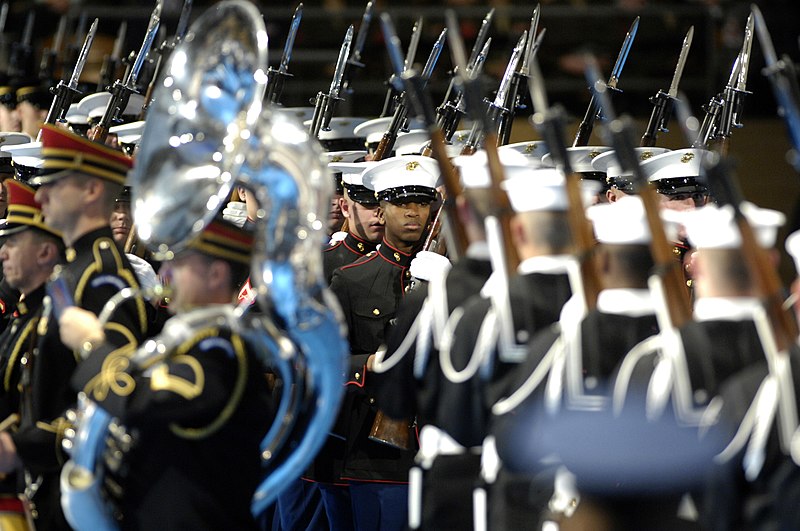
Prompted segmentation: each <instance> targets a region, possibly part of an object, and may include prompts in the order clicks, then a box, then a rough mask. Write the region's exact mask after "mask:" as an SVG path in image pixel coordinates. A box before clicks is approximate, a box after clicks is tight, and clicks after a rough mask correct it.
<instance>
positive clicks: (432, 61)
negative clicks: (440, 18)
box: [420, 28, 447, 83]
mask: <svg viewBox="0 0 800 531" xmlns="http://www.w3.org/2000/svg"><path fill="white" fill-rule="evenodd" d="M446 36H447V28H444V29H442V32H441V33H440V34H439V37H438V38H437V39H436V42H434V43H433V48H431V53H430V54H429V55H428V60H427V61H426V62H425V66H424V67H423V68H422V73H421V74H420V77H421V78H422V79H423V80H424V81H425V82H426V83H427V81H428V80H429V79H430V78H431V74H433V69H434V68H436V63H437V62H439V56H441V55H442V49H443V48H444V39H445V37H446Z"/></svg>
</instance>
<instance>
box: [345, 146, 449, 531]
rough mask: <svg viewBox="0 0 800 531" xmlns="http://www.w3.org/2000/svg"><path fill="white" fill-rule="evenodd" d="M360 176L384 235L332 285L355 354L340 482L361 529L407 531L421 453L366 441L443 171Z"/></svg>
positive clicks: (428, 164) (403, 165)
mask: <svg viewBox="0 0 800 531" xmlns="http://www.w3.org/2000/svg"><path fill="white" fill-rule="evenodd" d="M361 177H362V183H363V185H364V186H366V187H367V188H369V189H371V190H373V192H374V194H375V197H376V198H377V199H378V201H379V202H380V213H379V216H380V219H381V220H382V221H383V223H384V226H385V229H384V236H383V240H382V242H381V244H380V246H379V247H378V250H377V251H374V252H372V253H370V254H368V255H366V256H364V257H363V258H361V259H359V260H357V261H356V262H354V263H352V264H350V265H346V266H344V267H341V268H339V269H337V270H336V271H335V272H334V274H333V280H332V282H331V290H332V291H333V293H334V294H335V295H336V296H337V298H338V300H339V303H340V305H341V307H342V313H343V315H344V317H345V320H346V322H347V325H348V331H349V340H350V351H351V358H350V369H349V372H348V375H347V376H346V380H347V381H348V385H347V397H346V399H345V400H344V402H343V403H344V404H345V408H344V409H343V411H342V413H341V415H342V417H343V418H345V419H347V420H348V421H349V422H346V423H345V425H347V426H348V428H347V431H346V433H343V434H342V435H343V436H344V438H345V439H346V447H347V451H346V453H345V455H344V462H343V468H342V471H341V477H342V478H347V479H348V481H349V484H350V487H349V492H350V498H351V501H352V508H353V515H354V518H355V519H356V527H357V528H362V527H363V528H364V529H379V528H380V529H397V530H401V529H405V528H406V521H407V497H408V486H407V481H408V476H407V474H408V469H409V468H410V466H411V464H412V462H413V457H414V450H415V449H413V448H412V449H409V450H401V449H395V448H391V447H387V446H385V445H381V444H376V443H375V442H373V441H371V440H369V439H368V437H367V436H368V434H369V431H370V428H371V426H372V424H373V421H374V419H375V415H376V413H377V411H378V409H380V407H381V404H380V403H379V402H378V401H377V400H376V398H377V395H376V390H377V387H378V386H379V385H380V382H379V380H378V378H376V377H375V376H374V375H372V374H370V371H371V369H372V364H373V362H374V359H375V352H376V351H377V350H378V348H379V347H380V346H381V345H382V344H383V343H384V342H385V339H386V337H385V333H386V330H387V328H388V326H390V325H391V323H392V322H393V320H394V319H395V317H396V312H397V307H398V305H399V304H400V301H401V299H402V298H403V297H404V296H405V291H406V290H405V288H406V286H407V285H408V283H409V281H410V280H411V274H410V273H409V270H408V268H409V265H410V263H411V260H412V259H413V257H414V253H415V250H416V248H417V246H418V245H419V243H420V242H421V240H422V239H423V236H424V233H425V229H426V228H427V226H428V221H429V219H428V218H429V217H430V208H431V203H432V202H433V201H434V200H435V199H436V196H437V192H436V185H437V181H438V179H439V167H438V165H437V163H436V161H435V160H433V159H431V158H428V157H421V156H414V155H408V156H405V157H394V158H390V159H386V160H382V161H380V162H377V163H375V164H374V165H372V166H370V167H369V168H367V169H366V170H365V171H364V173H363V174H362V176H361ZM406 431H407V433H406V435H408V438H409V441H412V444H414V443H413V441H414V440H415V439H416V436H415V434H414V430H413V428H412V427H409V426H406ZM414 445H415V444H414Z"/></svg>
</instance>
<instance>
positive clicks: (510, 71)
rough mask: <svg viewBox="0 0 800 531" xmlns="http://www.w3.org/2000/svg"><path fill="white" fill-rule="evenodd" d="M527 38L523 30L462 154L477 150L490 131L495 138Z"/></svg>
mask: <svg viewBox="0 0 800 531" xmlns="http://www.w3.org/2000/svg"><path fill="white" fill-rule="evenodd" d="M527 38H528V32H527V31H523V32H522V36H521V37H520V38H519V40H518V41H517V45H516V46H515V47H514V50H513V51H512V52H511V58H510V59H509V60H508V64H507V65H506V71H505V72H504V73H503V77H502V79H501V80H500V85H499V86H498V88H497V94H496V95H495V98H494V101H489V100H484V102H485V103H486V104H487V105H488V108H487V110H486V113H485V116H486V120H479V121H476V122H475V123H474V124H473V125H472V130H470V133H469V137H468V138H467V141H466V142H465V143H464V147H463V148H462V149H461V154H462V155H472V154H473V153H475V151H477V149H478V147H479V146H480V145H481V143H482V141H483V139H484V138H485V137H486V136H487V135H489V134H490V133H491V134H492V136H493V138H495V139H496V138H497V126H498V120H499V117H500V116H501V115H502V114H503V113H507V112H508V109H506V108H505V104H506V99H507V95H508V90H509V88H510V87H511V81H512V79H513V78H514V73H515V72H516V70H517V65H518V64H519V61H520V59H521V58H522V53H523V49H524V48H525V42H526V40H527ZM495 146H497V141H495Z"/></svg>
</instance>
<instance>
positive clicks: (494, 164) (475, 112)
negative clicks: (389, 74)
mask: <svg viewBox="0 0 800 531" xmlns="http://www.w3.org/2000/svg"><path fill="white" fill-rule="evenodd" d="M445 17H446V18H445V20H446V21H447V26H448V27H451V28H454V29H455V28H458V24H457V21H456V16H455V13H453V11H451V10H448V11H447V12H446V13H445ZM456 33H457V32H456V31H452V32H451V34H450V36H449V43H450V51H451V53H452V55H453V60H454V63H455V65H456V68H457V69H458V71H459V72H466V71H467V68H466V54H465V53H464V43H463V42H462V41H461V36H460V35H457V34H456ZM512 71H513V70H512ZM461 76H463V74H461ZM460 81H461V85H462V88H461V90H462V91H463V94H464V98H465V99H466V108H467V111H468V112H470V113H471V114H472V118H473V120H476V121H479V122H481V125H480V126H481V128H482V129H483V131H484V149H485V150H486V159H487V163H488V167H489V176H490V178H491V182H492V186H491V190H490V192H489V193H491V194H492V201H491V203H492V205H493V206H494V211H493V212H492V213H491V216H492V217H494V218H495V219H497V220H498V222H499V224H500V229H501V232H502V240H503V242H502V243H503V258H504V263H505V269H506V274H507V275H511V274H513V273H514V272H515V271H516V268H517V265H518V264H519V256H518V255H517V250H516V248H515V247H514V245H513V243H512V240H511V216H512V215H513V210H512V208H511V205H510V202H509V199H508V194H506V192H505V191H504V190H503V189H502V182H503V181H504V180H505V175H504V173H505V172H504V171H503V165H502V163H501V162H500V157H499V155H498V153H497V135H496V133H495V131H494V130H493V129H492V125H491V123H490V122H489V117H488V116H487V114H486V113H485V112H483V109H482V107H483V105H481V103H480V102H481V94H480V87H478V86H477V80H476V79H467V78H465V77H462V79H461V80H460Z"/></svg>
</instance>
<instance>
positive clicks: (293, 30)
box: [278, 3, 303, 74]
mask: <svg viewBox="0 0 800 531" xmlns="http://www.w3.org/2000/svg"><path fill="white" fill-rule="evenodd" d="M302 19H303V4H302V3H300V4H298V5H297V8H296V9H295V10H294V15H292V23H291V24H290V25H289V34H288V35H287V36H286V44H284V45H283V55H282V56H281V63H280V65H279V66H278V73H280V74H287V73H288V72H289V61H291V59H292V49H293V48H294V39H295V37H297V30H298V28H300V21H301V20H302Z"/></svg>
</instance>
